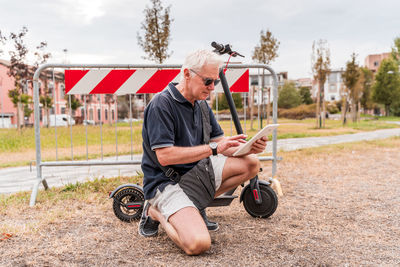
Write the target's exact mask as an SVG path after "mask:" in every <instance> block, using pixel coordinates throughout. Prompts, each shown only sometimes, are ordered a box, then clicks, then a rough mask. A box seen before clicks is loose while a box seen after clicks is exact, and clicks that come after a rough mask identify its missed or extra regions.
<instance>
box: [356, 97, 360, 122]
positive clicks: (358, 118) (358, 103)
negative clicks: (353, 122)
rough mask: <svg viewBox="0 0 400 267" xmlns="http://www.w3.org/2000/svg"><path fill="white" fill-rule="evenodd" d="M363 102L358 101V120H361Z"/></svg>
mask: <svg viewBox="0 0 400 267" xmlns="http://www.w3.org/2000/svg"><path fill="white" fill-rule="evenodd" d="M360 117H361V102H360V101H358V106H357V122H359V121H361V118H360Z"/></svg>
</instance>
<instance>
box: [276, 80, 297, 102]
mask: <svg viewBox="0 0 400 267" xmlns="http://www.w3.org/2000/svg"><path fill="white" fill-rule="evenodd" d="M300 105H301V96H300V93H299V91H298V90H297V88H296V85H295V83H294V82H285V83H284V85H283V86H282V88H281V90H279V98H278V107H280V108H294V107H297V106H300Z"/></svg>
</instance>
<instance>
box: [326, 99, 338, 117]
mask: <svg viewBox="0 0 400 267" xmlns="http://www.w3.org/2000/svg"><path fill="white" fill-rule="evenodd" d="M326 111H327V112H328V113H329V114H336V113H339V112H340V110H339V108H338V106H337V104H336V102H331V103H327V105H326Z"/></svg>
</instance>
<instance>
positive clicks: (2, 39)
mask: <svg viewBox="0 0 400 267" xmlns="http://www.w3.org/2000/svg"><path fill="white" fill-rule="evenodd" d="M6 41H7V37H5V36H4V35H3V34H2V33H1V31H0V45H5V44H6ZM3 53H4V51H3V50H2V49H0V55H2V54H3Z"/></svg>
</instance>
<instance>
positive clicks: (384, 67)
mask: <svg viewBox="0 0 400 267" xmlns="http://www.w3.org/2000/svg"><path fill="white" fill-rule="evenodd" d="M372 90H373V92H372V99H373V100H374V101H375V102H377V103H380V104H383V105H385V112H386V116H389V114H390V108H391V106H392V105H393V104H395V103H396V101H398V100H399V98H400V74H399V68H398V65H397V63H396V62H395V61H394V60H393V59H392V58H389V59H384V60H382V62H381V65H380V67H379V69H378V72H377V74H376V76H375V84H374V86H373V89H372ZM392 108H393V107H392Z"/></svg>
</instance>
